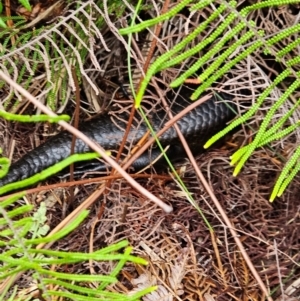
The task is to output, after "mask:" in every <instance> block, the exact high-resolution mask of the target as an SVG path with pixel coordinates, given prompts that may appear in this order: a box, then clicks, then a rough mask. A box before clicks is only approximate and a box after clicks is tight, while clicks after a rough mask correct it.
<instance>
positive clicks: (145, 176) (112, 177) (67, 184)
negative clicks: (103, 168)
mask: <svg viewBox="0 0 300 301" xmlns="http://www.w3.org/2000/svg"><path fill="white" fill-rule="evenodd" d="M129 175H130V176H131V177H132V178H137V179H149V174H129ZM121 178H122V176H121V175H119V174H116V175H110V176H104V177H97V178H90V179H84V180H77V181H72V182H65V183H58V184H57V183H56V184H51V185H46V186H39V187H35V188H31V189H27V190H25V193H26V194H31V193H37V192H40V191H44V190H50V189H55V188H62V187H72V186H77V185H84V184H95V183H98V182H99V183H100V182H103V181H107V180H115V179H121ZM151 178H153V179H160V180H166V181H169V180H172V178H171V177H170V176H163V175H151ZM17 194H20V192H15V193H11V194H8V195H5V196H1V197H0V202H1V201H5V200H7V199H8V198H10V197H12V196H15V195H17Z"/></svg>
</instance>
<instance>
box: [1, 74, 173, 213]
mask: <svg viewBox="0 0 300 301" xmlns="http://www.w3.org/2000/svg"><path fill="white" fill-rule="evenodd" d="M0 77H2V78H3V79H4V80H5V81H6V82H8V83H9V84H10V85H12V86H13V87H14V88H15V89H16V90H17V91H19V92H20V93H21V94H22V95H23V96H25V97H26V98H27V99H28V100H30V101H31V102H32V103H33V104H34V105H35V106H36V107H38V108H39V109H40V110H41V111H43V112H44V113H45V114H47V115H49V116H51V117H56V116H57V115H56V114H55V113H53V112H52V111H51V110H50V109H48V108H47V107H46V106H44V105H43V104H42V103H40V102H39V101H38V100H37V99H36V98H35V97H33V96H32V95H31V94H30V93H29V92H27V91H26V90H25V89H24V88H22V87H21V86H20V85H18V84H17V83H15V82H14V81H13V80H12V79H11V78H10V77H9V76H7V75H6V74H5V73H4V72H3V71H2V70H0ZM58 123H59V124H60V125H61V126H62V127H63V128H65V129H66V130H67V131H69V132H70V133H72V134H74V135H76V136H77V138H79V139H81V140H82V141H83V142H84V143H86V144H87V145H88V146H89V147H90V148H91V149H92V150H94V151H96V152H97V153H99V154H100V156H101V157H102V158H103V159H104V160H105V161H106V162H107V163H108V164H109V165H111V166H112V168H114V169H116V170H117V171H118V173H119V174H120V175H122V176H123V177H124V179H126V181H127V182H128V183H129V184H130V185H131V186H132V187H134V188H135V189H136V190H138V191H139V192H140V193H141V194H143V195H144V196H145V197H146V199H149V200H151V201H152V202H154V203H155V204H157V205H158V206H160V207H161V208H162V209H163V210H164V211H165V212H167V213H170V212H171V211H172V210H173V209H172V207H171V206H169V205H167V204H165V203H164V202H162V201H161V200H160V199H158V198H157V197H156V196H155V195H153V194H152V193H150V192H149V191H147V190H146V189H145V188H144V187H142V186H141V185H140V184H139V183H137V182H136V181H135V180H134V179H133V178H132V177H130V176H129V174H128V173H127V172H126V171H125V170H124V169H122V168H121V167H120V166H119V165H118V163H116V161H114V160H113V159H112V158H110V157H109V156H108V155H107V154H106V152H105V150H104V149H103V148H102V147H101V146H99V145H98V144H96V143H95V142H93V141H92V140H91V139H89V138H88V137H87V136H86V135H84V134H83V133H81V132H80V131H78V130H76V129H75V128H74V127H72V126H71V125H70V124H68V123H67V122H65V121H59V122H58Z"/></svg>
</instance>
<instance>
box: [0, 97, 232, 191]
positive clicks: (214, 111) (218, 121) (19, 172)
mask: <svg viewBox="0 0 300 301" xmlns="http://www.w3.org/2000/svg"><path fill="white" fill-rule="evenodd" d="M222 96H223V98H224V99H225V100H226V99H227V100H229V99H230V97H229V96H228V95H224V94H223V95H222ZM217 101H219V99H218V100H217ZM180 103H181V104H180V105H179V104H174V105H173V106H172V112H173V114H174V115H175V114H178V113H179V112H180V111H182V109H183V108H184V107H186V106H187V105H188V104H190V102H184V103H183V102H182V101H180ZM231 107H233V106H232V105H231ZM165 116H166V113H165V112H161V113H158V114H156V115H153V116H151V117H150V120H151V123H152V126H153V128H154V130H155V131H156V132H157V131H159V130H160V129H161V127H162V126H163V124H164V122H162V121H163V120H164V117H165ZM234 116H235V114H234V112H233V110H232V109H231V108H229V106H228V104H227V105H226V104H225V103H222V102H218V103H217V102H216V97H215V96H213V97H212V98H211V99H209V100H208V101H206V102H205V103H203V104H202V105H200V106H198V107H197V108H195V109H194V110H192V111H190V112H189V113H187V114H186V115H185V116H183V117H182V118H181V119H180V120H179V121H178V122H177V124H178V125H179V128H180V130H181V132H182V133H183V135H184V136H185V138H186V139H187V141H188V142H189V143H190V144H191V146H192V147H195V146H197V147H199V150H201V149H202V145H203V143H204V142H205V141H206V140H207V139H208V138H209V137H211V136H212V135H214V134H215V133H216V132H218V131H219V130H220V129H221V128H223V127H224V125H225V124H226V122H228V121H229V120H231V119H232V118H233V117H234ZM122 117H123V119H124V121H121V120H119V119H118V120H115V122H117V124H118V125H119V126H120V127H121V128H126V122H127V121H128V118H129V116H128V115H125V116H122ZM139 120H140V118H139ZM79 129H80V130H81V131H82V132H83V133H84V134H85V135H86V136H88V137H89V138H90V139H92V140H94V141H96V142H97V143H99V144H100V145H101V146H102V147H103V148H104V149H105V150H118V148H119V147H120V144H121V141H122V139H123V135H124V131H123V130H122V129H120V128H119V127H117V126H116V124H115V123H113V122H112V120H111V117H110V116H108V115H104V116H100V117H99V118H98V119H94V120H90V121H88V122H86V123H83V124H81V125H80V126H79ZM146 131H147V127H146V125H145V123H144V122H142V123H140V124H139V125H138V126H137V125H136V124H133V126H132V127H131V130H130V133H129V136H128V139H127V141H130V143H131V145H135V144H136V143H137V142H138V141H139V140H140V139H141V138H142V137H143V136H144V134H145V133H146ZM71 142H72V135H71V134H70V133H69V132H61V133H59V134H58V135H56V136H54V137H52V138H50V139H48V140H47V141H46V142H45V143H44V144H42V145H40V146H39V147H37V148H35V149H33V150H32V151H31V152H29V153H28V154H26V155H25V156H23V157H22V158H21V159H20V160H18V161H17V162H15V163H13V164H12V165H11V166H10V169H9V172H8V174H7V175H6V176H5V177H4V178H2V179H0V187H1V186H4V185H6V184H9V183H12V182H15V181H18V180H23V179H26V178H28V177H30V176H32V175H34V174H36V173H38V172H41V171H42V170H44V169H46V168H47V167H50V166H52V165H54V164H56V163H58V162H60V161H62V160H63V159H65V158H67V157H68V156H69V155H70V149H71ZM160 142H161V144H162V145H163V146H167V145H170V146H171V149H172V147H174V148H173V150H176V146H177V145H178V146H179V145H180V141H179V139H178V136H177V133H176V131H175V129H174V128H173V127H172V128H170V129H168V130H167V131H166V132H165V133H164V134H163V135H162V136H161V137H160ZM88 151H90V149H89V147H88V146H87V145H86V144H85V143H84V142H83V141H82V140H80V139H76V144H75V148H74V153H85V152H88ZM178 155H180V156H181V155H182V154H178ZM154 156H156V155H154ZM175 156H176V154H175ZM173 157H174V154H173ZM149 161H151V157H150V156H147V155H146V156H143V157H141V158H140V159H139V160H138V161H137V162H136V164H133V166H134V167H135V168H137V169H138V168H141V167H143V166H146V165H147V164H149V163H150V162H149Z"/></svg>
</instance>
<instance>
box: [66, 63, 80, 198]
mask: <svg viewBox="0 0 300 301" xmlns="http://www.w3.org/2000/svg"><path fill="white" fill-rule="evenodd" d="M71 72H72V77H73V81H74V84H75V89H76V90H75V101H76V106H75V112H74V122H73V126H74V128H75V129H78V125H79V108H80V88H79V83H78V78H77V75H76V70H75V67H74V66H72V67H71ZM75 143H76V136H75V135H73V137H72V142H71V151H70V156H71V155H73V154H74V149H75ZM73 180H74V163H72V164H71V165H70V182H72V181H73ZM73 200H74V189H73V187H70V196H69V198H68V202H67V203H70V202H72V201H73Z"/></svg>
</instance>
